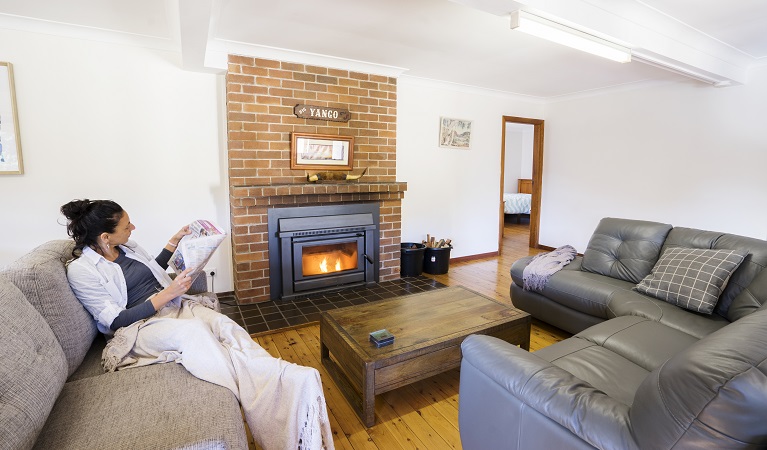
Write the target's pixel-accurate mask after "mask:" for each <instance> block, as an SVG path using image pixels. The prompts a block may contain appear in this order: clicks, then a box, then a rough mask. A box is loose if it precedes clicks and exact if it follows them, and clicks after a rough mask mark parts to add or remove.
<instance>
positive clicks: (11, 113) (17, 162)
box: [0, 62, 24, 175]
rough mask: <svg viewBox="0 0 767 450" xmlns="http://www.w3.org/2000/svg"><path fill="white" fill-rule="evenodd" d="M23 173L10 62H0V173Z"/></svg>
mask: <svg viewBox="0 0 767 450" xmlns="http://www.w3.org/2000/svg"><path fill="white" fill-rule="evenodd" d="M22 173H24V165H23V164H22V161H21V139H20V137H19V118H18V114H17V113H16V95H15V90H14V86H13V67H12V66H11V63H7V62H0V175H18V174H22Z"/></svg>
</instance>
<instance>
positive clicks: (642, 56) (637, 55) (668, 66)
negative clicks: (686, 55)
mask: <svg viewBox="0 0 767 450" xmlns="http://www.w3.org/2000/svg"><path fill="white" fill-rule="evenodd" d="M632 55H633V57H634V61H639V62H641V63H645V64H647V65H650V66H653V67H658V68H660V69H664V70H668V71H669V72H673V73H676V74H679V75H683V76H685V77H689V78H692V79H693V80H698V81H701V82H703V83H708V84H711V85H713V86H715V87H727V86H732V85H733V83H732V80H730V79H727V78H719V77H716V76H712V75H706V74H704V73H702V72H699V71H697V70H694V69H691V68H688V67H684V66H682V65H681V64H679V63H674V62H672V61H669V60H664V59H662V58H659V57H655V56H652V55H651V54H649V53H643V52H640V51H637V50H634V51H633V52H632Z"/></svg>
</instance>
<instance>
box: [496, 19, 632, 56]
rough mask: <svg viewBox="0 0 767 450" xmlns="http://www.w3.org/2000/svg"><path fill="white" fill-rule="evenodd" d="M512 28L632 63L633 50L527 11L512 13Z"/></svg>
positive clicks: (594, 53)
mask: <svg viewBox="0 0 767 450" xmlns="http://www.w3.org/2000/svg"><path fill="white" fill-rule="evenodd" d="M511 28H512V29H513V30H517V31H522V32H525V33H527V34H532V35H533V36H537V37H539V38H543V39H547V40H549V41H552V42H556V43H557V44H562V45H566V46H568V47H571V48H574V49H577V50H581V51H584V52H587V53H591V54H592V55H597V56H601V57H603V58H607V59H611V60H613V61H618V62H621V63H626V62H629V61H631V49H629V48H627V47H623V46H621V45H618V44H615V43H613V42H610V41H608V40H606V39H602V38H600V37H597V36H594V35H592V34H588V33H585V32H583V31H580V30H576V29H575V28H572V27H568V26H566V25H562V24H561V23H557V22H554V21H552V20H549V19H544V18H543V17H540V16H536V15H535V14H530V13H529V12H527V11H522V10H519V11H514V12H512V13H511Z"/></svg>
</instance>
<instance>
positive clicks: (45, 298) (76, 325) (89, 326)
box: [3, 240, 98, 375]
mask: <svg viewBox="0 0 767 450" xmlns="http://www.w3.org/2000/svg"><path fill="white" fill-rule="evenodd" d="M73 245H74V244H73V243H72V241H69V240H58V241H50V242H47V243H45V244H43V245H41V246H39V247H37V248H35V249H34V250H32V251H31V252H30V253H28V254H26V255H24V256H22V257H21V258H19V259H18V260H16V261H15V262H13V263H11V265H10V266H8V267H7V268H6V270H5V271H3V275H5V276H6V277H8V279H10V280H11V281H12V282H13V283H14V284H15V285H16V286H18V288H19V289H21V291H22V292H23V293H24V295H25V296H26V298H27V301H29V303H31V304H32V306H34V307H35V309H37V311H38V312H40V314H41V315H42V316H43V317H44V318H45V321H46V322H48V325H50V327H51V329H52V330H53V333H54V334H55V335H56V338H57V339H58V340H59V344H61V348H62V349H64V354H65V355H66V357H67V364H68V370H67V373H68V375H71V374H72V373H73V372H74V371H75V370H76V369H77V367H78V366H79V365H80V363H81V362H82V360H83V358H84V357H85V354H86V353H87V352H88V349H89V348H90V346H91V343H92V342H93V339H94V338H95V337H96V335H97V334H98V330H97V329H96V323H95V321H94V320H93V317H91V315H90V314H89V313H88V311H86V310H85V308H83V306H82V304H81V303H80V302H79V301H78V300H77V298H76V297H75V294H74V293H73V292H72V289H71V288H70V287H69V282H68V281H67V273H66V268H65V267H64V261H65V260H67V259H70V258H71V257H72V247H73Z"/></svg>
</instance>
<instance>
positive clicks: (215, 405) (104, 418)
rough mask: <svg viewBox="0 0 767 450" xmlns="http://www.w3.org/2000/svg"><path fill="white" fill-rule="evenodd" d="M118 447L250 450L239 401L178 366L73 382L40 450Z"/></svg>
mask: <svg viewBox="0 0 767 450" xmlns="http://www.w3.org/2000/svg"><path fill="white" fill-rule="evenodd" d="M275 432H277V431H275ZM118 442H119V443H124V445H121V446H119V447H114V445H113V446H112V447H110V448H126V449H127V448H158V449H159V448H185V449H191V448H230V449H246V448H248V444H247V441H246V436H245V427H244V425H243V419H242V415H241V413H240V408H239V404H238V402H237V398H236V397H235V396H234V394H232V392H231V391H229V390H228V389H226V388H224V387H221V386H218V385H215V384H212V383H208V382H207V381H202V380H200V379H198V378H195V377H194V376H192V375H191V374H190V373H189V372H187V370H186V369H185V368H184V367H183V366H181V365H180V364H175V363H167V364H156V365H152V366H145V367H140V368H133V369H126V370H121V371H117V372H113V373H107V374H104V375H100V376H97V377H89V378H84V379H80V380H77V381H71V382H69V383H67V384H66V385H65V386H64V389H63V390H62V392H61V395H60V396H59V400H58V401H57V402H56V406H55V407H54V409H53V411H52V412H51V415H50V418H49V419H48V422H46V424H45V428H43V431H42V433H40V437H39V439H38V442H37V443H36V445H35V447H36V448H39V449H51V448H55V449H73V450H74V449H84V448H103V447H104V446H105V445H104V443H118ZM107 447H109V445H107Z"/></svg>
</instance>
